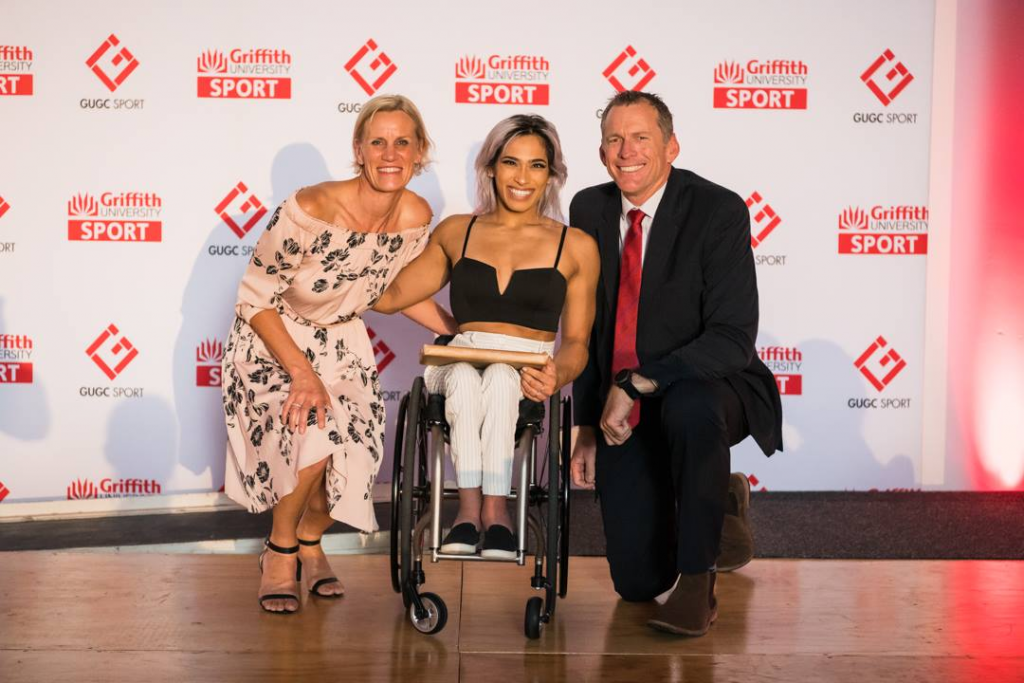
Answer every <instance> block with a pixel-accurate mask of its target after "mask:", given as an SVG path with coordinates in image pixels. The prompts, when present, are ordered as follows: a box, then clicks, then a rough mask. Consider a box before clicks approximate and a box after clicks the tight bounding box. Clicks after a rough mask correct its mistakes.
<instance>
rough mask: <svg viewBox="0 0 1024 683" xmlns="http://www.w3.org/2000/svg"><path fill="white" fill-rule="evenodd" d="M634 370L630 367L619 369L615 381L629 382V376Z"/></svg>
mask: <svg viewBox="0 0 1024 683" xmlns="http://www.w3.org/2000/svg"><path fill="white" fill-rule="evenodd" d="M632 372H633V371H632V370H629V369H625V370H619V371H618V372H617V373H616V374H615V383H616V384H625V383H626V382H629V376H630V374H632Z"/></svg>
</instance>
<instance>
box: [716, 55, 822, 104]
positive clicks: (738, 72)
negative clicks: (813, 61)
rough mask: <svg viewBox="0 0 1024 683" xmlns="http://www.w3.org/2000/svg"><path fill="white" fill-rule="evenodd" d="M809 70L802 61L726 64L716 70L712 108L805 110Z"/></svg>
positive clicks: (756, 60)
mask: <svg viewBox="0 0 1024 683" xmlns="http://www.w3.org/2000/svg"><path fill="white" fill-rule="evenodd" d="M807 73H808V68H807V64H805V63H804V62H803V61H801V60H793V59H764V60H761V59H750V60H747V61H746V62H739V61H725V62H721V63H719V64H718V66H716V67H715V74H714V78H715V88H714V108H715V109H807Z"/></svg>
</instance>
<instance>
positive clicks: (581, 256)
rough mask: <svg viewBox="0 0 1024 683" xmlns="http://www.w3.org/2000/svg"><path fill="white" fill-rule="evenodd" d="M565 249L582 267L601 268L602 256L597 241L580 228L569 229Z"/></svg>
mask: <svg viewBox="0 0 1024 683" xmlns="http://www.w3.org/2000/svg"><path fill="white" fill-rule="evenodd" d="M565 249H566V251H567V252H569V254H571V255H572V259H573V260H574V261H575V262H576V263H577V264H578V265H580V266H593V267H600V262H601V256H600V253H599V252H598V250H597V240H595V239H594V238H593V237H591V236H590V235H588V234H587V233H586V232H584V231H583V230H580V229H579V228H573V227H571V226H570V227H569V230H568V232H567V233H566V235H565Z"/></svg>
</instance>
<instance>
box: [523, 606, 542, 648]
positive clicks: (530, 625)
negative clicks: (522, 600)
mask: <svg viewBox="0 0 1024 683" xmlns="http://www.w3.org/2000/svg"><path fill="white" fill-rule="evenodd" d="M543 607H544V601H543V600H541V599H540V598H530V599H529V600H527V601H526V619H525V621H524V622H523V627H524V628H523V630H524V631H526V637H527V638H529V639H530V640H537V639H538V638H540V625H541V618H540V613H541V610H542V609H543Z"/></svg>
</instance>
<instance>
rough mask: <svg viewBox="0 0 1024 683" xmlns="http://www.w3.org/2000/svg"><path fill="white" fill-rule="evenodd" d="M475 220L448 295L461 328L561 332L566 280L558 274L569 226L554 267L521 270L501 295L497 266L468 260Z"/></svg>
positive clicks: (453, 313)
mask: <svg viewBox="0 0 1024 683" xmlns="http://www.w3.org/2000/svg"><path fill="white" fill-rule="evenodd" d="M475 222H476V216H473V218H472V220H470V221H469V226H468V227H467V228H466V240H465V241H464V242H463V243H462V257H461V258H460V259H459V261H458V263H456V264H455V266H454V267H452V276H451V284H450V287H449V289H448V294H449V297H450V301H451V307H452V315H454V316H455V320H456V321H457V322H458V323H459V324H460V325H465V324H466V323H508V324H510V325H521V326H522V327H529V328H530V329H534V330H543V331H545V332H557V331H558V319H559V317H561V315H562V305H563V304H564V303H565V290H566V283H565V276H564V275H562V273H561V272H560V271H559V270H558V261H559V260H560V259H561V258H562V246H563V245H564V244H565V233H566V232H567V231H568V230H569V228H568V227H567V226H563V227H562V239H561V240H559V242H558V254H557V255H556V256H555V265H553V266H552V267H550V268H518V269H516V270H515V271H513V272H512V278H511V279H510V280H509V281H508V286H507V287H506V288H505V292H504V293H500V292H499V291H498V271H497V270H496V269H495V268H494V266H492V265H490V264H489V263H484V262H483V261H477V260H476V259H474V258H467V257H466V245H468V244H469V233H470V231H471V230H472V229H473V223H475Z"/></svg>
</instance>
